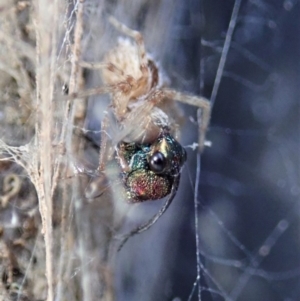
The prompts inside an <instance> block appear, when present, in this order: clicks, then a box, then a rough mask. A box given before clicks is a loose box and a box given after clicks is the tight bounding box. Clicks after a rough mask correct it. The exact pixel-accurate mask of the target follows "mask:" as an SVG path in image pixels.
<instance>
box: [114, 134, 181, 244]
mask: <svg viewBox="0 0 300 301" xmlns="http://www.w3.org/2000/svg"><path fill="white" fill-rule="evenodd" d="M116 158H117V160H118V163H119V165H120V167H121V171H122V173H121V174H122V179H123V183H124V186H125V189H126V194H127V199H128V202H130V203H137V202H143V201H147V200H158V199H162V198H164V197H165V196H167V195H169V197H168V199H167V200H166V202H165V204H164V206H163V207H162V208H161V209H160V211H159V212H158V213H157V214H156V215H155V216H153V217H152V218H151V219H150V220H149V221H148V222H147V223H146V224H144V225H142V226H140V227H138V228H136V229H134V230H133V231H131V232H130V233H128V234H127V235H126V236H124V238H123V241H122V243H121V245H120V247H119V249H121V247H122V246H123V245H124V243H125V242H126V241H127V240H128V238H129V237H131V236H133V235H135V234H138V233H141V232H143V231H145V230H147V229H149V228H150V227H151V226H152V225H153V224H154V223H155V222H156V221H157V220H158V219H159V218H160V216H161V215H162V214H163V213H164V212H165V211H166V210H167V208H168V207H169V205H170V204H171V202H172V200H173V198H174V197H175V195H176V192H177V188H178V185H179V179H180V171H181V168H182V166H183V164H184V162H185V161H186V151H185V149H184V148H183V147H182V146H181V145H180V143H178V142H177V141H176V140H175V139H174V138H173V136H172V135H171V134H170V133H169V130H168V129H167V128H166V129H163V130H162V132H161V134H160V135H159V137H158V138H157V139H156V140H155V141H154V142H153V143H152V144H139V143H126V142H121V143H119V144H118V146H117V157H116Z"/></svg>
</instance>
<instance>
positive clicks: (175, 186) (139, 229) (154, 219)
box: [118, 174, 180, 252]
mask: <svg viewBox="0 0 300 301" xmlns="http://www.w3.org/2000/svg"><path fill="white" fill-rule="evenodd" d="M179 180H180V175H179V174H178V175H177V176H176V177H175V178H174V183H173V186H172V190H171V193H170V196H169V197H168V198H167V200H166V202H165V204H164V205H163V207H162V208H161V209H160V210H159V211H158V213H157V214H155V215H154V216H153V217H152V218H151V219H150V220H149V221H148V222H147V223H146V224H144V225H141V226H139V227H137V228H136V229H134V230H132V231H130V232H129V233H128V234H126V235H124V236H123V237H122V240H121V243H120V245H119V247H118V252H119V251H120V250H121V249H122V247H123V246H124V244H125V243H126V242H127V240H128V239H129V238H130V237H132V236H134V235H136V234H140V233H142V232H144V231H146V230H148V229H149V228H150V227H152V226H153V225H154V224H155V223H156V222H157V220H158V219H159V218H160V217H161V216H162V215H163V214H164V213H165V212H166V210H167V209H168V207H169V206H170V205H171V203H172V201H173V199H174V197H175V195H176V192H177V189H178V186H179Z"/></svg>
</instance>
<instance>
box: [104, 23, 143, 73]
mask: <svg viewBox="0 0 300 301" xmlns="http://www.w3.org/2000/svg"><path fill="white" fill-rule="evenodd" d="M109 22H110V23H111V24H112V25H113V26H114V27H115V28H116V29H117V30H119V31H120V32H122V33H124V34H125V35H127V36H129V37H131V38H133V39H134V40H135V42H136V44H137V46H138V47H137V48H138V55H139V61H140V70H141V72H142V77H145V76H147V73H148V68H147V65H148V59H147V57H146V49H145V43H144V39H143V36H142V34H141V33H140V32H138V31H136V30H132V29H130V28H128V27H127V26H125V25H124V24H122V23H120V22H119V21H118V20H117V19H115V18H114V17H109Z"/></svg>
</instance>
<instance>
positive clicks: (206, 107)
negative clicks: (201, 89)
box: [163, 88, 211, 152]
mask: <svg viewBox="0 0 300 301" xmlns="http://www.w3.org/2000/svg"><path fill="white" fill-rule="evenodd" d="M163 92H164V94H165V97H166V98H170V99H173V100H177V101H180V102H182V103H186V104H189V105H192V106H196V107H199V108H200V109H201V111H202V116H201V117H202V118H201V122H200V124H199V142H198V144H199V145H198V146H199V151H200V152H202V151H203V149H204V145H205V134H206V131H207V128H208V124H209V120H210V114H211V105H210V102H209V101H208V100H207V99H206V98H204V97H201V96H191V95H187V94H183V93H180V92H177V91H175V90H172V89H166V88H165V89H163Z"/></svg>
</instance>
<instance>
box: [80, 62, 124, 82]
mask: <svg viewBox="0 0 300 301" xmlns="http://www.w3.org/2000/svg"><path fill="white" fill-rule="evenodd" d="M80 66H81V67H83V68H87V69H92V70H98V69H107V70H109V71H111V72H113V73H115V74H118V76H119V77H120V81H123V80H125V79H126V76H125V75H124V72H123V70H121V69H119V68H118V67H117V66H115V65H114V64H112V63H92V62H84V61H81V62H80Z"/></svg>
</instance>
